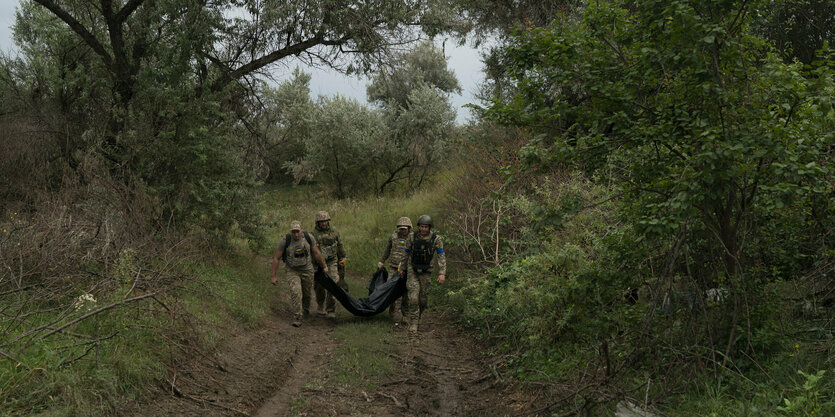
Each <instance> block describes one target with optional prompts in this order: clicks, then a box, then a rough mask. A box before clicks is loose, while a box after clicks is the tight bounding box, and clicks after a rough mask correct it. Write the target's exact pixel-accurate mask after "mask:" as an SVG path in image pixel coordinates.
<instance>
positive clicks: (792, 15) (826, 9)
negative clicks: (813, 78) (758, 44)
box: [753, 0, 835, 64]
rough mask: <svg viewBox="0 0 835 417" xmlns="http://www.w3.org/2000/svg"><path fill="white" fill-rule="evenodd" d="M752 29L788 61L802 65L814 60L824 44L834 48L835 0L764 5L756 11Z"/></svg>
mask: <svg viewBox="0 0 835 417" xmlns="http://www.w3.org/2000/svg"><path fill="white" fill-rule="evenodd" d="M753 27H754V29H755V30H756V31H757V32H758V33H759V34H761V35H762V36H763V37H765V38H766V39H769V40H771V41H772V42H774V46H775V47H776V48H777V50H778V51H780V53H781V54H782V55H783V57H784V59H786V60H787V61H789V62H790V61H792V60H793V59H795V58H797V59H798V60H800V62H803V63H804V64H811V63H812V62H814V61H815V60H816V59H820V58H822V57H820V56H817V51H818V50H819V49H821V48H822V47H823V45H824V42H826V43H828V44H829V45H830V46H831V45H835V29H833V28H835V1H833V0H780V1H771V2H765V3H764V4H763V5H762V7H761V8H760V9H759V10H756V11H755V17H754V25H753Z"/></svg>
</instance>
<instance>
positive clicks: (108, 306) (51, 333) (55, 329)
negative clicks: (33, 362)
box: [12, 292, 156, 352]
mask: <svg viewBox="0 0 835 417" xmlns="http://www.w3.org/2000/svg"><path fill="white" fill-rule="evenodd" d="M155 295H156V293H155V292H152V293H149V294H145V295H140V296H136V297H133V298H128V299H126V300H122V301H119V302H115V303H113V304H110V305H107V306H104V307H101V308H99V309H96V310H93V311H91V312H89V313H87V314H85V315H83V316H81V317H78V318H76V319H74V320H70V321H69V322H67V323H64V324H62V325H61V326H58V327H56V328H54V329H52V330H50V331H48V332H46V333H44V334H42V335H40V336H38V337H36V338H33V339H32V340H30V341H28V342H26V344H24V345H23V346H22V347H21V348H20V352H23V351H25V350H26V348H28V347H29V346H32V344H33V343H35V342H38V341H40V340H43V339H45V338H47V337H49V336H52V335H53V334H55V333H58V332H60V331H61V330H63V329H65V328H67V327H70V326H72V325H74V324H76V323H79V322H81V321H84V320H86V319H88V318H90V317H93V316H95V315H96V314H99V313H101V312H104V311H107V310H110V309H112V308H114V307H118V306H120V305H124V304H128V303H132V302H134V301H139V300H143V299H145V298H148V297H153V296H155ZM50 326H51V324H50ZM18 339H19V338H18ZM18 339H15V340H18ZM15 340H13V341H12V342H14V341H15Z"/></svg>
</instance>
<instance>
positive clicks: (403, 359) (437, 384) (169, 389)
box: [126, 278, 545, 417]
mask: <svg viewBox="0 0 835 417" xmlns="http://www.w3.org/2000/svg"><path fill="white" fill-rule="evenodd" d="M356 279H357V280H359V279H360V278H356ZM430 302H431V301H430ZM284 306H286V300H280V301H279V302H278V305H277V306H276V307H275V311H273V312H272V314H270V316H269V317H268V319H267V320H266V322H265V323H264V324H263V326H261V327H260V328H258V329H256V330H251V331H246V332H241V333H240V334H237V335H235V336H233V337H231V338H230V339H229V340H227V341H226V342H224V343H223V344H222V346H221V348H220V349H219V350H218V351H217V352H215V353H214V354H211V355H207V356H206V357H203V358H195V359H197V360H194V361H191V362H190V363H189V364H188V365H187V366H185V367H184V368H183V369H178V370H177V371H176V372H175V373H174V376H173V377H172V379H171V380H169V381H165V382H164V383H161V386H160V387H159V388H158V390H157V392H156V393H155V394H154V395H153V398H152V399H151V400H150V401H143V402H142V403H141V404H137V405H136V408H135V409H132V410H130V414H132V415H151V416H198V415H199V416H263V417H268V416H395V415H398V416H400V415H403V416H529V415H540V414H541V411H540V410H541V408H542V399H541V398H539V399H537V396H535V395H533V394H532V393H530V392H526V391H524V390H522V389H521V388H520V387H519V386H517V385H515V384H513V383H512V382H510V380H508V379H505V378H502V375H500V373H499V372H497V371H496V368H495V365H494V364H491V363H490V361H489V358H488V357H487V356H486V355H485V354H484V351H485V349H486V348H485V346H483V345H481V344H480V343H479V342H476V341H475V340H474V339H473V338H472V337H470V335H468V333H467V332H466V331H464V330H462V329H460V328H458V327H457V326H456V325H455V324H454V320H452V319H451V318H450V317H448V316H447V315H446V314H445V313H443V312H438V311H431V310H430V311H428V312H427V313H426V314H424V318H423V320H422V321H421V331H420V333H419V337H417V338H413V337H409V335H408V334H407V333H408V332H406V331H405V330H403V329H400V328H399V327H395V326H393V325H392V327H391V331H392V332H394V335H393V336H394V337H393V338H392V340H394V342H393V343H392V344H393V346H391V349H390V350H389V351H388V353H386V354H387V355H389V356H392V357H393V358H394V359H395V365H394V371H393V372H391V373H389V374H387V375H386V376H385V377H384V378H382V379H381V380H379V381H378V382H379V383H378V384H377V386H376V387H375V388H373V389H370V390H367V391H366V390H364V389H362V388H358V387H354V388H350V389H346V388H344V387H339V386H337V385H334V384H330V383H327V381H328V380H329V377H330V376H333V375H332V372H333V371H332V368H333V367H332V366H331V364H332V361H333V360H334V353H335V352H336V350H337V349H338V347H339V343H340V341H339V338H336V337H334V336H335V335H334V333H335V330H336V329H337V326H339V325H340V324H344V323H347V322H351V321H353V320H368V319H362V318H355V317H353V316H351V315H350V314H349V313H348V312H346V311H345V310H344V309H340V311H339V312H338V317H337V318H336V319H328V318H324V317H312V318H309V319H307V320H306V321H305V322H304V324H303V325H302V326H301V327H299V328H295V327H292V326H291V325H290V322H291V320H290V314H289V313H288V312H287V311H286V307H284ZM386 316H387V315H386ZM378 320H379V319H378ZM323 381H325V382H324V383H323ZM126 411H127V410H126ZM541 415H545V414H541Z"/></svg>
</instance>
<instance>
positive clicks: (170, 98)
mask: <svg viewBox="0 0 835 417" xmlns="http://www.w3.org/2000/svg"><path fill="white" fill-rule="evenodd" d="M433 7H434V1H409V2H405V3H403V2H400V3H396V2H389V1H382V0H375V1H371V2H367V1H353V0H322V1H305V0H298V1H291V2H274V1H266V2H265V1H256V0H244V1H237V0H234V1H233V0H221V1H216V2H181V1H174V0H154V1H151V0H115V1H114V0H101V1H99V2H94V1H91V0H68V1H60V2H59V1H56V0H31V1H25V2H24V3H23V4H22V6H21V9H20V12H19V13H18V16H17V17H18V19H17V23H16V33H17V34H16V39H17V40H18V42H19V43H20V44H21V50H22V51H23V52H24V56H25V59H27V60H28V65H29V66H30V68H36V67H41V68H42V70H41V71H40V74H43V75H44V76H43V77H42V78H43V79H44V80H45V82H44V83H43V84H44V85H48V86H49V87H50V88H49V89H48V91H45V90H44V89H40V90H36V91H38V92H39V94H42V95H43V96H44V97H51V96H52V95H53V94H59V93H62V92H63V93H62V94H64V96H61V97H60V98H59V100H58V101H59V102H60V103H63V105H62V107H63V108H65V109H66V110H67V111H66V112H65V113H63V119H64V120H68V121H69V120H71V121H72V122H73V123H74V124H75V126H77V128H76V129H75V130H74V131H72V132H68V130H67V129H60V128H57V126H56V128H52V129H49V130H50V131H53V132H60V133H56V136H59V135H66V136H67V137H68V138H67V140H60V141H59V140H56V142H59V143H65V144H68V146H67V148H68V149H66V151H64V152H62V155H61V156H62V157H63V158H66V160H67V161H68V165H69V166H70V167H73V166H77V165H78V162H77V160H78V158H81V157H82V155H86V156H85V157H93V158H99V159H101V160H103V161H104V162H103V164H102V165H103V166H105V167H106V168H107V170H108V171H109V173H108V175H112V176H113V177H115V178H116V179H117V180H118V181H122V182H123V183H131V184H138V186H140V187H147V188H148V191H149V192H150V194H151V195H152V196H155V197H157V198H159V199H160V200H161V204H160V207H161V208H162V210H161V212H160V213H159V215H160V217H161V218H169V217H170V216H169V215H172V216H173V218H175V219H180V220H183V221H184V222H185V223H187V222H191V221H199V222H200V223H201V224H204V225H206V226H207V227H211V228H220V229H223V228H224V227H228V226H229V225H231V224H232V223H234V221H235V218H236V217H240V216H241V215H240V214H235V213H232V212H230V208H232V207H235V206H236V205H237V204H239V203H241V202H242V201H245V200H246V199H245V198H242V197H241V196H242V195H244V194H246V193H247V191H246V189H247V185H246V184H249V183H251V182H252V181H253V180H255V179H256V178H258V177H259V175H262V174H261V172H262V171H263V170H261V169H260V168H257V169H252V170H247V169H244V168H243V167H242V164H248V163H252V162H254V161H256V159H257V158H254V157H253V156H252V155H254V154H255V152H254V151H253V150H254V149H258V148H259V146H260V147H261V148H264V147H268V146H270V145H269V144H257V141H254V140H253V139H252V138H250V137H246V136H255V137H262V138H263V137H264V133H263V132H259V131H256V130H255V129H254V127H255V126H257V125H258V123H254V121H253V120H252V117H253V113H254V110H256V109H258V106H261V105H262V103H259V102H258V98H257V96H256V95H257V93H259V92H260V90H259V88H260V86H261V85H262V84H261V83H260V82H259V78H260V77H262V76H263V75H264V73H265V71H267V70H268V69H269V68H270V66H271V65H274V64H276V63H279V62H282V61H283V60H285V59H287V58H290V57H295V58H296V59H299V60H302V61H305V62H307V63H309V64H312V65H325V66H330V67H333V68H336V69H338V70H341V71H345V72H357V71H359V72H363V71H368V70H369V68H371V67H372V66H373V65H374V64H375V63H376V62H380V61H381V60H383V59H384V58H385V57H386V56H388V55H389V48H390V46H392V45H401V44H403V43H406V42H409V41H410V40H412V39H413V38H416V37H417V35H418V31H417V27H419V26H420V25H418V23H417V22H420V20H421V19H420V18H421V16H422V15H423V14H424V13H429V12H430V11H431V10H432V8H433ZM432 25H434V30H437V29H441V28H442V26H443V25H444V23H443V22H442V21H441V20H438V19H433V20H432ZM412 27H414V28H415V29H411V28H412ZM43 34H48V35H49V36H41V35H43ZM19 77H20V78H21V79H26V78H27V76H25V75H20V76H19ZM67 81H70V82H67ZM78 112H80V113H81V114H82V116H85V117H86V118H81V117H78V116H77V115H75V113H78ZM241 126H243V129H241ZM241 133H244V134H245V136H243V137H242V136H241V135H240V134H241ZM62 139H63V138H62ZM254 144H256V145H259V146H254ZM56 178H60V175H57V176H56ZM232 202H234V204H232ZM201 219H202V220H201ZM239 220H241V221H243V219H239ZM164 223H168V222H164ZM209 225H211V226H209Z"/></svg>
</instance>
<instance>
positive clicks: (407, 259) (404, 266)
mask: <svg viewBox="0 0 835 417" xmlns="http://www.w3.org/2000/svg"><path fill="white" fill-rule="evenodd" d="M412 239H414V232H413V233H410V234H409V235H407V236H406V244H405V245H404V246H403V252H405V253H406V256H404V257H403V259H402V260H401V261H400V265H398V266H397V269H399V270H401V271H408V270H409V265H410V264H411V263H412V254H411V253H409V250H411V248H412Z"/></svg>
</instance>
